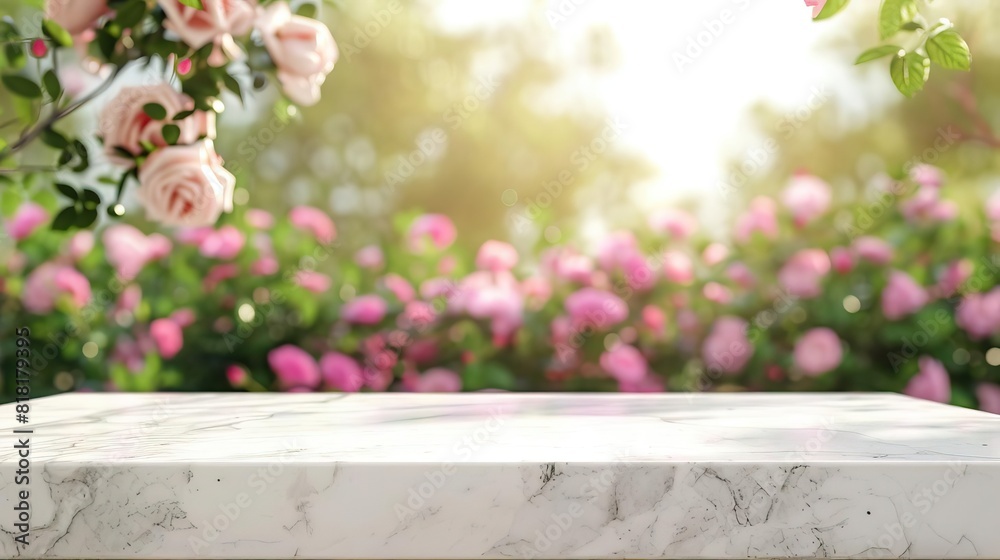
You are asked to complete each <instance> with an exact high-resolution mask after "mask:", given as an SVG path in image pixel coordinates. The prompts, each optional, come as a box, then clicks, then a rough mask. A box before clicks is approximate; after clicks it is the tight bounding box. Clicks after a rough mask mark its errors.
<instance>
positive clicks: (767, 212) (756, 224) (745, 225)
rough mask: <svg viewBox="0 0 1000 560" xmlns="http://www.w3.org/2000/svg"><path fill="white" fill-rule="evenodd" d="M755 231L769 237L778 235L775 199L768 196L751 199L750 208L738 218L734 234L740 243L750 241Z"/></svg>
mask: <svg viewBox="0 0 1000 560" xmlns="http://www.w3.org/2000/svg"><path fill="white" fill-rule="evenodd" d="M755 232H759V233H760V234H761V235H763V236H764V237H767V238H769V239H774V237H776V236H777V235H778V218H777V210H776V208H775V204H774V201H773V200H771V199H770V198H767V197H766V196H758V197H756V198H754V199H753V200H751V201H750V208H748V209H747V211H746V212H744V213H743V214H742V215H741V216H740V217H739V218H737V220H736V228H735V233H734V235H735V237H736V240H737V241H739V242H740V243H746V242H747V241H750V237H751V236H752V235H753V234H754V233H755Z"/></svg>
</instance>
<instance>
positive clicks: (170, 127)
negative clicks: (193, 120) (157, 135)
mask: <svg viewBox="0 0 1000 560" xmlns="http://www.w3.org/2000/svg"><path fill="white" fill-rule="evenodd" d="M161 134H163V139H164V140H166V141H167V144H170V145H171V146H173V145H174V144H176V143H177V139H178V138H180V136H181V129H180V127H179V126H177V125H176V124H165V125H163V129H162V130H161Z"/></svg>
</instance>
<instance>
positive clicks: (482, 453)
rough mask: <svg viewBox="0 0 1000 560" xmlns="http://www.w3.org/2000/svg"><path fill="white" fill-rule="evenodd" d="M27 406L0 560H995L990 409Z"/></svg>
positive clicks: (481, 401) (870, 404) (744, 401)
mask: <svg viewBox="0 0 1000 560" xmlns="http://www.w3.org/2000/svg"><path fill="white" fill-rule="evenodd" d="M31 414H32V416H31V418H30V422H29V424H28V425H27V426H28V427H29V429H32V430H33V433H32V434H28V435H24V434H13V433H12V430H13V429H21V428H24V427H25V426H24V425H18V424H15V423H14V416H15V411H14V408H13V405H4V406H0V426H3V427H4V430H3V431H2V432H3V433H4V434H6V437H7V442H6V443H3V444H2V446H0V558H11V557H15V558H164V559H165V558H178V559H179V558H199V557H207V558H292V557H302V558H327V559H341V558H342V559H365V558H385V559H392V558H395V559H409V558H414V559H416V558H440V559H446V558H456V559H471V558H552V559H555V558H580V559H585V558H594V559H597V558H632V559H645V558H759V557H767V558H791V557H804V558H814V557H835V558H848V557H851V558H856V557H861V558H888V557H893V558H895V557H904V558H1000V416H992V415H988V414H986V413H982V412H976V411H972V410H965V409H960V408H955V407H950V406H945V405H939V404H933V403H928V402H923V401H918V400H914V399H910V398H907V397H902V396H896V395H881V394H879V395H875V394H854V395H845V394H726V395H722V394H700V395H680V394H675V395H650V396H645V395H581V394H576V395H563V394H553V395H534V394H533V395H526V394H496V393H494V394H465V395H409V394H389V395H349V396H345V395H340V394H329V393H328V394H74V395H63V396H58V397H52V398H46V399H38V400H35V401H32V408H31ZM18 437H29V438H30V441H29V442H27V443H28V445H29V447H30V453H29V461H30V467H29V470H30V485H28V486H24V485H17V484H16V483H15V481H16V478H15V477H16V474H15V473H16V470H17V468H18V467H17V462H18V460H19V459H20V458H19V457H18V451H19V450H18V449H16V448H15V445H18ZM22 449H23V447H22ZM25 488H27V489H30V494H29V498H30V499H29V500H28V502H29V504H28V505H29V509H30V526H29V533H28V535H29V537H28V539H29V542H30V544H29V545H28V546H27V547H22V546H19V545H17V543H16V542H15V540H14V539H15V537H16V536H18V535H20V534H22V533H21V532H20V531H19V530H18V528H17V527H16V526H15V523H16V522H17V519H16V515H17V513H18V512H17V511H16V510H15V509H14V508H15V507H16V506H17V505H18V503H19V502H20V500H19V499H18V492H19V491H21V490H23V489H25Z"/></svg>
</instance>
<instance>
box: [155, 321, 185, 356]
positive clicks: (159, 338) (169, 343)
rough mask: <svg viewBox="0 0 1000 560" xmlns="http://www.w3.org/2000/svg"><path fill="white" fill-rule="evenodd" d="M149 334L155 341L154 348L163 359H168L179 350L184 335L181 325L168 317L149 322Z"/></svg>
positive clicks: (182, 343)
mask: <svg viewBox="0 0 1000 560" xmlns="http://www.w3.org/2000/svg"><path fill="white" fill-rule="evenodd" d="M149 336H150V337H151V338H152V339H153V342H155V343H156V349H157V351H158V352H159V353H160V356H163V358H164V359H166V360H169V359H170V358H173V357H174V356H176V355H177V353H178V352H180V351H181V347H182V346H183V345H184V335H183V334H182V333H181V327H180V325H178V324H177V323H175V322H173V321H172V320H170V319H156V320H155V321H153V322H152V323H150V324H149Z"/></svg>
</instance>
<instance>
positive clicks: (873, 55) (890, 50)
mask: <svg viewBox="0 0 1000 560" xmlns="http://www.w3.org/2000/svg"><path fill="white" fill-rule="evenodd" d="M901 50H903V49H902V47H897V46H896V45H881V46H878V47H872V48H870V49H868V50H867V51H865V52H863V53H861V56H859V57H858V59H857V60H855V61H854V64H863V63H865V62H869V61H872V60H875V59H878V58H882V57H883V56H889V55H891V54H898V53H899V51H901Z"/></svg>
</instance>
